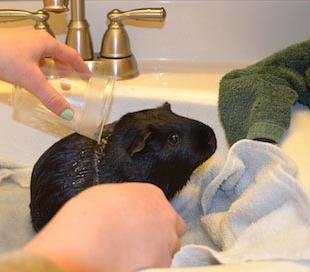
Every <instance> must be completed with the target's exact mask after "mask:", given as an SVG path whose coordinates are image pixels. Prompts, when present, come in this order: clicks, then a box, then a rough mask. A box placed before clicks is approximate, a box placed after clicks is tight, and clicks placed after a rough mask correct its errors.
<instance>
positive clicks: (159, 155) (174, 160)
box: [30, 103, 216, 231]
mask: <svg viewBox="0 0 310 272" xmlns="http://www.w3.org/2000/svg"><path fill="white" fill-rule="evenodd" d="M173 135H177V137H174V136H173ZM176 139H177V140H178V139H179V141H176ZM172 140H173V141H172ZM175 142H176V143H175ZM215 149H216V139H215V135H214V133H213V130H212V129H211V128H210V127H208V126H206V125H204V124H202V123H201V122H198V121H195V120H192V119H188V118H185V117H182V116H179V115H176V114H174V113H173V112H172V111H171V109H170V104H168V103H165V104H164V105H163V106H161V107H159V108H155V109H150V110H143V111H139V112H134V113H129V114H126V115H124V116H123V117H122V118H121V119H120V120H119V121H117V122H115V123H113V124H110V125H107V126H105V129H104V133H103V143H102V144H100V145H98V144H97V143H96V142H95V141H93V140H90V139H88V138H86V137H83V136H81V135H79V134H77V133H74V134H71V135H69V136H67V137H65V138H63V139H62V140H60V141H59V142H57V143H55V144H54V145H53V146H51V147H50V148H49V149H48V150H47V151H46V152H45V153H44V154H43V155H42V156H41V157H40V159H39V160H38V161H37V163H36V164H35V166H34V169H33V173H32V178H31V204H30V209H31V217H32V224H33V226H34V229H35V230H37V231H38V230H40V229H41V228H42V227H43V226H44V225H45V224H46V223H47V222H48V221H49V220H50V219H51V217H52V216H53V215H54V214H55V213H56V212H57V211H58V210H59V209H60V208H61V206H62V205H63V204H64V203H65V202H66V201H67V200H69V199H70V198H72V197H73V196H75V195H76V194H78V193H79V192H81V191H82V190H85V189H86V188H88V187H90V186H93V185H96V184H101V183H118V182H124V181H138V182H149V183H153V184H155V185H157V186H158V187H160V188H161V189H162V190H163V192H164V193H165V195H166V197H167V198H168V199H171V198H172V197H173V196H174V195H175V194H176V193H177V192H178V191H179V190H180V189H182V187H183V186H184V185H185V184H186V182H187V180H188V179H189V177H190V175H191V173H192V172H193V170H194V169H195V168H196V167H197V166H199V165H200V164H201V163H202V162H204V161H205V160H207V159H208V158H209V157H210V156H211V155H212V154H213V153H214V152H215Z"/></svg>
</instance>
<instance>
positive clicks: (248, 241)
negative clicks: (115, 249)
mask: <svg viewBox="0 0 310 272" xmlns="http://www.w3.org/2000/svg"><path fill="white" fill-rule="evenodd" d="M173 204H174V206H175V207H176V209H177V210H178V211H179V212H180V213H181V215H182V216H183V217H184V218H185V220H186V221H187V223H188V233H187V234H186V235H185V237H184V240H183V242H184V244H185V246H183V247H182V248H181V250H180V251H179V252H178V253H177V254H176V255H175V257H174V259H173V263H172V266H174V267H181V266H203V265H209V264H218V263H226V264H228V263H237V262H242V261H248V260H256V261H257V260H308V261H309V260H310V200H309V196H308V195H307V194H306V193H305V191H304V190H303V189H302V188H301V185H300V184H299V182H298V178H297V169H296V166H295V164H294V163H293V162H292V161H291V160H290V159H289V158H288V157H287V156H286V155H285V154H284V153H283V151H282V150H281V149H280V148H279V147H277V146H275V145H272V144H268V143H262V142H258V141H252V140H241V141H239V142H237V143H236V144H234V145H233V146H232V147H231V149H230V150H229V153H228V156H227V160H226V163H225V165H224V167H223V168H222V169H221V170H220V169H218V168H216V167H211V169H202V170H200V171H197V173H195V175H193V176H192V178H191V180H190V182H189V184H188V186H186V187H185V188H184V190H183V191H182V192H181V193H180V194H179V195H178V196H177V197H176V198H175V199H174V201H173Z"/></svg>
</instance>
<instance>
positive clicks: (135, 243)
mask: <svg viewBox="0 0 310 272" xmlns="http://www.w3.org/2000/svg"><path fill="white" fill-rule="evenodd" d="M185 229H186V226H185V223H184V221H183V220H182V219H181V217H180V216H179V215H178V214H177V213H176V211H175V210H174V209H173V208H172V206H171V205H170V204H169V202H168V201H167V199H166V198H165V196H164V194H163V193H162V191H161V190H160V189H159V188H157V187H155V186H154V185H151V184H147V183H122V184H104V185H97V186H94V187H91V188H89V189H87V190H85V191H83V192H82V193H80V194H79V195H77V196H76V197H74V198H72V199H71V200H69V201H68V202H67V203H66V204H65V205H64V207H63V208H62V209H61V210H60V211H59V212H58V213H57V214H56V216H55V217H54V218H53V219H52V220H51V221H50V223H49V224H48V225H47V226H46V227H45V228H43V229H42V231H41V232H39V233H38V235H37V236H36V237H35V238H34V239H33V240H32V241H30V242H29V243H28V244H27V245H26V246H25V248H24V249H23V250H24V251H26V252H28V253H29V252H30V253H34V254H38V255H41V256H43V257H46V258H48V259H50V260H52V261H53V262H54V263H56V264H58V266H59V267H61V268H62V269H63V270H64V271H66V272H71V271H74V272H82V271H83V272H84V271H85V272H86V271H87V272H97V271H113V272H123V271H126V272H128V271H137V270H139V269H142V268H149V267H168V266H169V265H170V263H171V259H172V257H173V255H174V253H175V252H176V251H177V250H178V249H179V248H180V237H181V236H182V235H183V234H184V232H185Z"/></svg>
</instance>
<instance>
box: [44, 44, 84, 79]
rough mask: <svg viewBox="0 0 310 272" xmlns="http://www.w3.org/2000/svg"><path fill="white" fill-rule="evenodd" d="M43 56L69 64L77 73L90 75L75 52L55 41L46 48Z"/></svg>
mask: <svg viewBox="0 0 310 272" xmlns="http://www.w3.org/2000/svg"><path fill="white" fill-rule="evenodd" d="M52 39H53V38H52ZM44 54H45V56H44V57H51V58H53V59H55V60H56V61H59V62H62V63H68V64H70V65H71V66H72V68H73V69H74V70H76V71H77V72H79V73H86V74H89V73H90V71H89V69H88V67H87V65H86V64H85V63H84V61H83V59H82V58H81V57H80V55H79V54H78V53H77V52H76V50H74V49H73V48H71V47H69V46H67V45H65V44H64V43H62V42H60V41H57V40H56V39H53V42H51V43H50V45H49V46H47V47H46V50H45V52H44Z"/></svg>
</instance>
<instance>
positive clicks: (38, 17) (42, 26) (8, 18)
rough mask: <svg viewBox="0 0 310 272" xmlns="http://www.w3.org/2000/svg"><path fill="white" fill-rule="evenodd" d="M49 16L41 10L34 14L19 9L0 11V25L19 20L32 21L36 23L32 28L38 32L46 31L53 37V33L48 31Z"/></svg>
mask: <svg viewBox="0 0 310 272" xmlns="http://www.w3.org/2000/svg"><path fill="white" fill-rule="evenodd" d="M48 18H49V15H48V13H47V12H45V11H43V10H38V11H36V12H30V11H27V10H19V9H0V23H7V22H15V21H21V20H28V19H30V20H34V21H35V22H36V24H35V26H34V28H35V29H39V30H46V31H47V32H48V33H49V34H51V35H52V36H53V37H55V35H54V33H53V32H52V30H51V29H50V27H49V25H48V23H47V19H48Z"/></svg>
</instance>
